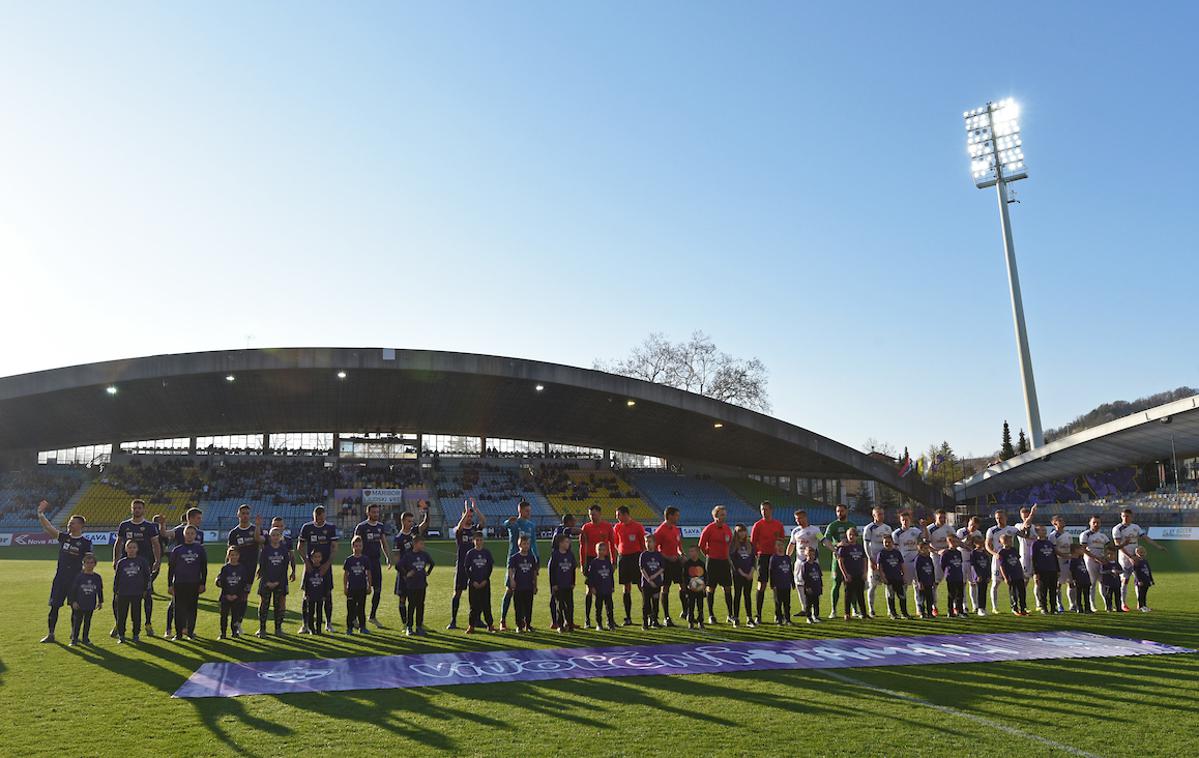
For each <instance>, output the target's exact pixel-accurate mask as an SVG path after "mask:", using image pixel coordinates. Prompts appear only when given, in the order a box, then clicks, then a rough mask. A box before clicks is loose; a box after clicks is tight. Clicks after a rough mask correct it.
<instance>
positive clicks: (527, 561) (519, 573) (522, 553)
mask: <svg viewBox="0 0 1199 758" xmlns="http://www.w3.org/2000/svg"><path fill="white" fill-rule="evenodd" d="M530 544H531V543H530V542H529V537H528V535H521V537H520V540H519V542H517V550H518V552H516V553H514V554H513V555H512V557H511V558H509V559H508V582H509V589H511V590H512V602H513V603H514V604H515V605H516V631H517V633H518V634H519V633H525V632H530V631H532V630H533V626H532V623H533V596H534V595H536V594H537V556H535V555H533V554H532V553H530V552H529V545H530Z"/></svg>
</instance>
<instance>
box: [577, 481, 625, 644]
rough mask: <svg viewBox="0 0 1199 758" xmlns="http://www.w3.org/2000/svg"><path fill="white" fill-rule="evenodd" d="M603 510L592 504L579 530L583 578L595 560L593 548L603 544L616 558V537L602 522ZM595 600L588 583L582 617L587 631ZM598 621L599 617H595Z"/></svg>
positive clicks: (593, 592)
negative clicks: (584, 611)
mask: <svg viewBox="0 0 1199 758" xmlns="http://www.w3.org/2000/svg"><path fill="white" fill-rule="evenodd" d="M602 513H603V509H601V508H600V506H599V503H593V504H592V505H591V507H590V508H588V509H587V518H588V521H587V523H586V524H583V528H582V529H580V530H579V565H580V566H582V567H583V576H585V577H589V576H591V561H592V560H593V559H594V558H595V548H596V547H597V546H598V545H600V544H604V545H607V546H608V555H609V556H612V557H615V556H616V535H615V533H614V532H613V531H612V524H610V523H608V522H607V521H604V518H603V515H602ZM594 598H595V588H594V587H592V586H591V584H590V583H589V584H588V585H587V601H586V605H585V608H586V611H587V612H586V614H585V615H584V616H583V623H584V625H585V627H586V628H587V629H590V628H591V603H592V601H593V600H594ZM596 618H597V619H598V618H599V617H598V616H596Z"/></svg>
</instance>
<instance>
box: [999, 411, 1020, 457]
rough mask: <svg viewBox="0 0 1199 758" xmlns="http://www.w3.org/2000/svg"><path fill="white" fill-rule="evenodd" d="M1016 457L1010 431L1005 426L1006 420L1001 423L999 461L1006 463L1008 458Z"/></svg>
mask: <svg viewBox="0 0 1199 758" xmlns="http://www.w3.org/2000/svg"><path fill="white" fill-rule="evenodd" d="M1015 457H1016V448H1014V447H1012V430H1011V428H1010V427H1009V426H1008V425H1007V420H1006V419H1005V420H1004V422H1003V443H1002V444H1001V445H1000V446H999V460H1001V461H1006V460H1007V459H1008V458H1015Z"/></svg>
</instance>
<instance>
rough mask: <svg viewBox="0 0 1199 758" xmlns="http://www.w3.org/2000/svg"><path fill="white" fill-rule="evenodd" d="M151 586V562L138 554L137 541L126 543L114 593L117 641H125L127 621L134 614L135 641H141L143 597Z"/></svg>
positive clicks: (113, 583) (119, 563)
mask: <svg viewBox="0 0 1199 758" xmlns="http://www.w3.org/2000/svg"><path fill="white" fill-rule="evenodd" d="M149 587H150V564H149V563H147V562H146V559H145V558H143V557H141V556H140V555H138V554H137V543H136V542H135V541H133V540H128V541H127V542H126V543H125V557H124V558H122V559H121V560H119V561H117V571H116V577H115V578H114V579H113V582H112V594H113V596H114V597H115V598H116V609H117V642H118V643H124V642H125V622H126V621H127V620H128V617H129V615H130V612H132V614H133V641H134V642H140V641H141V634H142V602H141V601H142V598H143V597H145V595H146V590H147V589H149Z"/></svg>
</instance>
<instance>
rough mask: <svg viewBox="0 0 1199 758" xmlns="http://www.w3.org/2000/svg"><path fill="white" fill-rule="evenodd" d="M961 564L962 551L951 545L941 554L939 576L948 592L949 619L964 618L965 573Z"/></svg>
mask: <svg viewBox="0 0 1199 758" xmlns="http://www.w3.org/2000/svg"><path fill="white" fill-rule="evenodd" d="M962 563H963V561H962V551H961V550H958V549H957V547H955V546H953V545H950V546H949V548H948V549H946V550H945V551H944V552H942V553H941V575H942V576H943V577H945V587H946V589H947V590H948V591H949V617H950V618H966V572H965V570H964V568H963V567H962Z"/></svg>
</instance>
